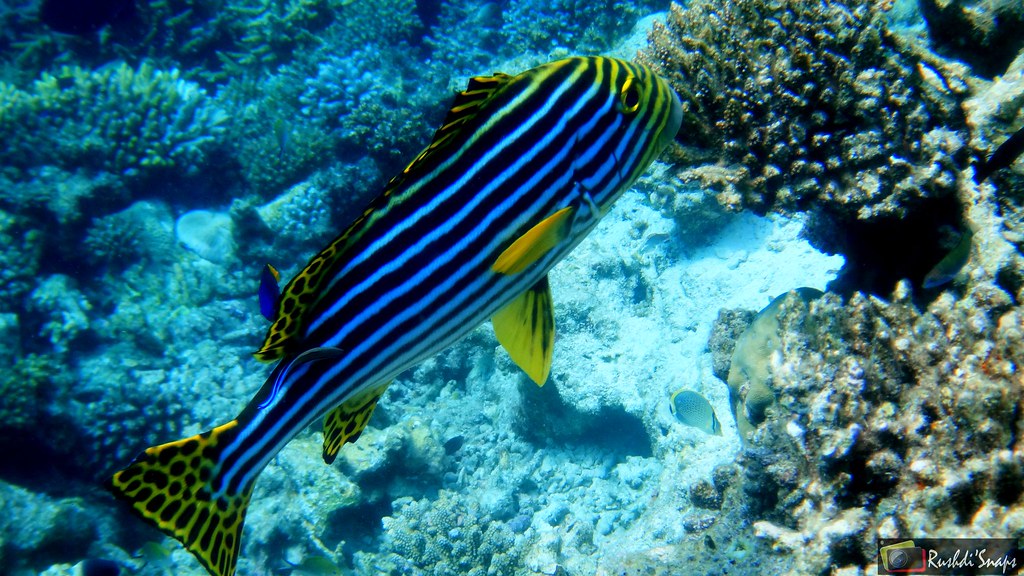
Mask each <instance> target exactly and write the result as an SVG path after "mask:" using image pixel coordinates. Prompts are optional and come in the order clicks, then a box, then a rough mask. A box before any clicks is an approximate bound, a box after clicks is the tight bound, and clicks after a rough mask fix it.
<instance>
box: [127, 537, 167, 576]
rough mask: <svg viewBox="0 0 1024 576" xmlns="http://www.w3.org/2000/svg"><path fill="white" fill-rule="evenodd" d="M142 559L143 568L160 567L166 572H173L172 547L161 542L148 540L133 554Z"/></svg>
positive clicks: (133, 556)
mask: <svg viewBox="0 0 1024 576" xmlns="http://www.w3.org/2000/svg"><path fill="white" fill-rule="evenodd" d="M132 558H135V559H138V560H142V562H143V565H142V567H143V568H149V569H158V570H161V571H162V572H163V573H164V574H173V571H172V570H171V549H170V548H168V547H167V546H164V545H163V544H161V543H160V542H152V541H150V542H146V543H145V544H143V545H142V546H141V547H140V548H139V550H138V551H137V552H136V553H135V554H133V555H132Z"/></svg>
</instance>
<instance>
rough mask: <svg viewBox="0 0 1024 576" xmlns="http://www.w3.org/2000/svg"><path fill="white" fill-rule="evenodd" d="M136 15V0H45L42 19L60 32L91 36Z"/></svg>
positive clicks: (41, 9)
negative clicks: (105, 27) (109, 25)
mask: <svg viewBox="0 0 1024 576" xmlns="http://www.w3.org/2000/svg"><path fill="white" fill-rule="evenodd" d="M134 17H135V0H43V2H42V5H41V6H40V7H39V19H40V20H42V21H43V23H44V24H46V25H47V26H49V27H50V28H51V29H53V30H56V31H57V32H63V33H65V34H77V35H79V36H88V35H89V34H92V33H94V32H96V31H97V30H99V29H100V28H103V27H104V26H106V25H108V24H116V23H118V22H126V21H129V20H131V19H133V18H134Z"/></svg>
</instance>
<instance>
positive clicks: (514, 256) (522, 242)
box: [491, 206, 576, 274]
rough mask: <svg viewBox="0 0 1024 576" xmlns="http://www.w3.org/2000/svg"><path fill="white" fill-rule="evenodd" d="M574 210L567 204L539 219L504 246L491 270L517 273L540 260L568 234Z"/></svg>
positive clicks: (502, 272)
mask: <svg viewBox="0 0 1024 576" xmlns="http://www.w3.org/2000/svg"><path fill="white" fill-rule="evenodd" d="M575 211H576V209H575V208H573V207H572V206H567V207H565V208H562V209H561V210H559V211H558V212H555V213H554V214H552V215H551V216H548V217H547V218H545V219H544V220H541V221H540V223H538V224H537V225H535V226H534V227H533V228H530V229H529V230H527V231H526V233H525V234H523V235H522V236H520V237H519V238H517V239H516V240H515V242H513V243H512V244H511V245H510V246H509V247H508V248H506V249H505V251H504V252H502V253H501V254H500V255H499V256H498V259H497V260H495V261H494V264H492V265H491V270H494V271H495V272H498V273H501V274H518V273H520V272H522V271H523V270H525V269H526V267H527V266H529V265H530V264H533V263H534V262H536V261H537V260H540V259H541V258H542V257H543V256H544V255H545V254H547V253H548V251H549V250H551V249H552V248H554V247H555V246H557V245H558V243H559V242H561V241H562V240H565V238H566V236H568V234H569V229H570V228H571V226H572V216H573V213H574V212H575Z"/></svg>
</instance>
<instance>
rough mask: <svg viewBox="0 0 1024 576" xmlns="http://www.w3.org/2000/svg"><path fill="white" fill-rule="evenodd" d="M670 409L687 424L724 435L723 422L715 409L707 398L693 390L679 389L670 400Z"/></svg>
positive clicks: (710, 432) (716, 434)
mask: <svg viewBox="0 0 1024 576" xmlns="http://www.w3.org/2000/svg"><path fill="white" fill-rule="evenodd" d="M668 409H669V411H670V412H672V415H673V416H675V417H676V420H679V421H680V422H682V423H683V424H686V425H687V426H693V427H694V428H698V429H700V430H703V431H704V432H705V433H707V434H713V435H715V436H721V435H722V424H721V423H720V422H719V421H718V416H716V415H715V409H714V408H712V407H711V403H710V402H708V400H707V398H705V397H703V396H701V395H700V394H698V393H696V392H694V391H693V390H685V389H680V390H677V391H676V393H675V394H673V395H672V398H671V399H670V400H669V404H668Z"/></svg>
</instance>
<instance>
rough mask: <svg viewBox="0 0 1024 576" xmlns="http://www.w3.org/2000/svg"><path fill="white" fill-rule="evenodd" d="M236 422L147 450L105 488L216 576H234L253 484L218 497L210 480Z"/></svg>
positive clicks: (228, 491) (227, 491)
mask: <svg viewBox="0 0 1024 576" xmlns="http://www.w3.org/2000/svg"><path fill="white" fill-rule="evenodd" d="M237 425H238V421H237V420H232V421H231V422H228V423H227V424H224V425H223V426H219V427H217V428H214V429H213V430H210V431H208V432H204V433H202V434H199V435H197V436H192V437H190V438H183V439H181V440H178V441H176V442H170V443H167V444H161V445H159V446H153V447H151V448H147V449H146V450H145V451H144V452H143V453H142V454H139V456H138V457H136V458H135V460H134V461H133V462H132V463H131V464H129V465H128V467H127V468H125V469H124V470H121V471H120V472H117V473H116V474H114V476H113V477H112V478H111V479H110V480H109V482H108V485H107V488H108V489H109V490H110V491H111V492H113V494H114V496H115V497H117V498H118V499H120V500H123V501H125V502H127V503H128V504H129V505H130V506H131V508H132V510H133V511H134V512H135V513H136V514H137V515H139V516H140V517H141V518H142V519H143V520H145V521H146V522H148V523H150V524H152V525H153V526H156V527H157V528H158V529H160V530H161V531H163V532H164V533H166V534H168V535H170V536H173V537H174V538H176V539H177V540H179V541H180V542H181V543H182V544H184V546H185V548H186V549H187V550H188V551H189V552H191V553H192V554H193V555H195V557H196V558H197V559H198V560H199V562H200V563H201V564H202V565H203V567H204V568H206V570H207V571H208V572H209V573H210V574H211V575H212V576H233V574H234V573H235V564H236V562H237V561H238V552H239V550H240V548H241V546H240V543H241V534H242V524H243V523H244V522H245V512H246V509H247V508H248V506H249V497H250V496H251V495H252V484H251V483H250V485H249V486H246V487H243V488H242V489H240V490H239V491H236V492H232V491H230V490H226V491H224V493H222V494H219V495H215V494H213V493H212V492H211V490H210V488H209V486H210V479H211V478H212V476H213V474H214V469H215V467H216V464H217V460H216V458H217V456H218V455H219V454H220V452H221V450H220V449H218V445H219V444H221V443H222V442H223V440H224V437H225V436H226V435H231V434H232V433H233V429H234V428H235V427H236V426H237Z"/></svg>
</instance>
